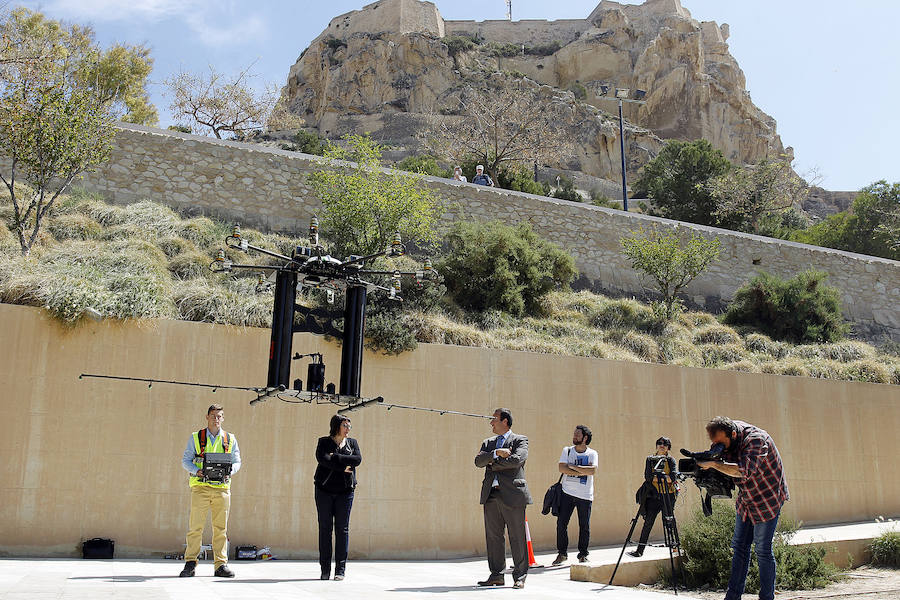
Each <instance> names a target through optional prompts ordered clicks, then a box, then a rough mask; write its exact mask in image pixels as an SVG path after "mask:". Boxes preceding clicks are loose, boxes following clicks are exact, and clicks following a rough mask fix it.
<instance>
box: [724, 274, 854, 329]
mask: <svg viewBox="0 0 900 600" xmlns="http://www.w3.org/2000/svg"><path fill="white" fill-rule="evenodd" d="M827 277H828V275H827V274H826V273H824V272H821V271H814V270H810V271H806V272H804V273H801V274H799V275H797V276H796V277H793V278H791V279H788V280H785V279H782V278H781V277H778V276H776V275H769V274H768V273H760V274H759V275H757V276H756V277H754V278H753V279H752V280H751V281H750V282H749V283H747V284H746V285H744V286H742V287H741V288H740V289H739V290H738V291H737V292H736V293H735V296H734V301H733V302H732V303H731V304H730V305H729V307H728V311H727V312H726V313H725V316H724V318H723V321H724V322H725V323H728V324H729V325H749V326H751V327H755V328H756V329H758V330H760V331H762V332H763V333H765V334H767V335H768V336H769V337H771V338H773V339H777V340H788V341H792V342H795V343H808V342H836V341H839V340H840V339H842V338H843V337H844V335H846V333H847V332H848V331H849V326H848V325H847V324H846V323H845V322H844V319H843V317H842V316H841V301H840V297H839V295H838V291H837V290H836V289H835V288H833V287H829V286H826V285H824V283H823V282H824V281H825V279H826V278H827Z"/></svg>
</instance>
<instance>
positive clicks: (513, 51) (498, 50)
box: [487, 42, 522, 58]
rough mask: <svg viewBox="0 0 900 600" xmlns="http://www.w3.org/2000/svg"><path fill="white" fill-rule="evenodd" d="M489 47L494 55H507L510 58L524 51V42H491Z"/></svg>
mask: <svg viewBox="0 0 900 600" xmlns="http://www.w3.org/2000/svg"><path fill="white" fill-rule="evenodd" d="M487 47H488V51H489V52H490V54H491V55H492V56H505V57H507V58H508V57H511V56H518V55H519V54H521V53H522V44H513V43H507V44H500V43H498V42H489V43H488V44H487Z"/></svg>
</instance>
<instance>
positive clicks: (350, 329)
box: [339, 285, 366, 396]
mask: <svg viewBox="0 0 900 600" xmlns="http://www.w3.org/2000/svg"><path fill="white" fill-rule="evenodd" d="M365 326H366V288H365V286H361V285H354V286H348V287H347V295H346V300H345V303H344V339H343V342H342V343H341V380H340V388H339V393H340V395H342V396H359V388H360V383H361V381H362V359H363V339H364V338H363V332H364V330H365Z"/></svg>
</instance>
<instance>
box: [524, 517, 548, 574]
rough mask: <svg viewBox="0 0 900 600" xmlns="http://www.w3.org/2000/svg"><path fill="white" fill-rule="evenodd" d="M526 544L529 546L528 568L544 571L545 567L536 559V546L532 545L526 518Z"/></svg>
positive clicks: (526, 518)
mask: <svg viewBox="0 0 900 600" xmlns="http://www.w3.org/2000/svg"><path fill="white" fill-rule="evenodd" d="M525 543H526V545H527V546H528V567H529V568H531V569H535V568H537V569H542V568H543V567H544V565H539V564H538V563H537V561H536V560H535V559H534V546H532V545H531V530H530V529H529V528H528V517H525Z"/></svg>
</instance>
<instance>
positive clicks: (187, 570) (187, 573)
mask: <svg viewBox="0 0 900 600" xmlns="http://www.w3.org/2000/svg"><path fill="white" fill-rule="evenodd" d="M196 568H197V561H196V560H189V561H186V562H185V563H184V568H183V569H182V570H181V573H179V574H178V576H179V577H193V576H194V569H196Z"/></svg>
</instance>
